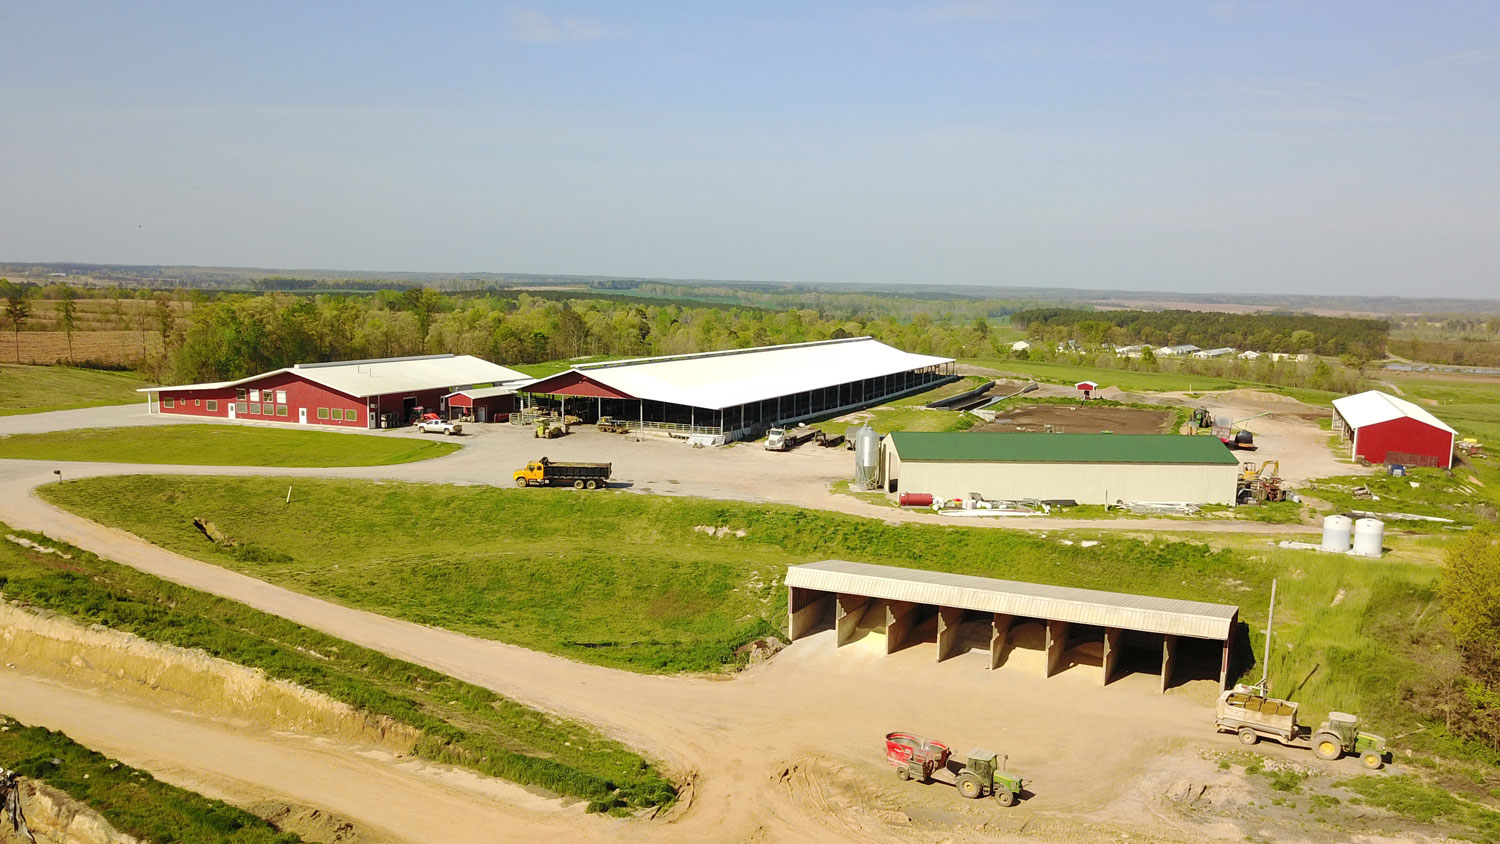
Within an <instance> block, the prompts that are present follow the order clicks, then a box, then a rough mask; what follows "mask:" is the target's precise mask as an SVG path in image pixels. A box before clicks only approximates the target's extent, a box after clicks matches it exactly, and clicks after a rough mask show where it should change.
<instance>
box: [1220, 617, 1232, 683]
mask: <svg viewBox="0 0 1500 844" xmlns="http://www.w3.org/2000/svg"><path fill="white" fill-rule="evenodd" d="M1231 629H1232V628H1231ZM1233 641H1234V639H1233V638H1228V637H1226V638H1225V639H1224V656H1223V658H1222V659H1221V661H1220V662H1219V691H1221V692H1223V691H1228V690H1229V645H1230V643H1231V642H1233Z"/></svg>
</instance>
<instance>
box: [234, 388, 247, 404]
mask: <svg viewBox="0 0 1500 844" xmlns="http://www.w3.org/2000/svg"><path fill="white" fill-rule="evenodd" d="M234 397H235V398H236V399H238V400H239V401H244V400H245V388H244V387H235V388H234Z"/></svg>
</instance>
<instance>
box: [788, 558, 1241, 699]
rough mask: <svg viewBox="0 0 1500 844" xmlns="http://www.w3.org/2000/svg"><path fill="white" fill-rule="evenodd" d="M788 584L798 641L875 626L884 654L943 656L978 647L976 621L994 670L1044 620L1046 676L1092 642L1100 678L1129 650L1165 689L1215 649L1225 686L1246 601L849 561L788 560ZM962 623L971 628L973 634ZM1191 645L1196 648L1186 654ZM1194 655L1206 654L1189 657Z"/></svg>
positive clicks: (840, 638)
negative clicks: (1182, 667)
mask: <svg viewBox="0 0 1500 844" xmlns="http://www.w3.org/2000/svg"><path fill="white" fill-rule="evenodd" d="M786 585H787V636H788V638H790V639H791V640H792V641H796V640H798V639H801V638H804V637H806V636H810V635H812V634H813V633H815V632H817V631H819V630H826V629H829V628H830V627H831V628H833V629H834V630H835V631H836V632H835V636H836V640H835V641H836V644H837V645H838V646H840V647H842V646H843V645H846V644H848V643H849V642H851V641H853V640H854V638H855V637H856V636H857V635H858V632H859V631H860V630H861V629H864V630H872V629H873V630H878V631H879V632H881V633H883V634H884V635H885V638H886V653H887V654H890V653H895V652H896V651H899V650H903V649H905V648H907V647H912V646H914V645H918V644H921V643H925V642H931V643H934V644H935V645H936V646H937V647H936V651H937V653H936V656H937V661H938V662H942V661H943V660H945V659H949V658H951V657H953V656H957V655H958V654H959V653H961V652H962V651H963V650H965V649H966V646H968V645H971V644H972V630H973V628H974V626H975V624H976V623H979V624H982V625H983V627H982V628H981V629H983V630H984V636H983V639H982V640H981V641H982V644H981V648H982V647H983V646H984V645H987V646H988V650H989V667H990V668H991V669H995V668H998V667H1000V666H1001V665H1003V664H1004V663H1005V661H1006V657H1007V654H1008V653H1009V652H1010V651H1011V650H1013V649H1015V648H1017V647H1021V646H1022V645H1021V641H1020V639H1021V638H1023V637H1021V636H1019V635H1018V632H1019V631H1021V630H1022V629H1024V628H1026V627H1028V626H1030V627H1036V626H1038V625H1041V626H1042V629H1041V633H1042V634H1043V639H1042V642H1041V644H1042V648H1041V649H1042V650H1044V651H1045V654H1046V659H1045V662H1044V663H1043V664H1044V665H1045V671H1046V676H1048V677H1051V676H1052V675H1054V674H1056V673H1058V672H1059V671H1061V670H1065V669H1066V668H1067V666H1068V664H1069V661H1070V660H1069V659H1068V657H1069V654H1070V652H1071V653H1072V654H1073V655H1074V658H1076V656H1077V653H1078V651H1076V650H1074V649H1075V648H1078V646H1079V645H1082V644H1086V643H1089V642H1094V643H1098V667H1099V668H1100V669H1101V671H1100V674H1099V675H1098V676H1099V681H1100V683H1101V684H1103V685H1108V684H1109V682H1110V681H1111V680H1113V679H1114V678H1115V677H1117V676H1118V675H1119V674H1120V672H1121V671H1122V670H1123V669H1122V660H1123V659H1124V658H1125V654H1126V651H1127V649H1129V650H1131V651H1133V652H1134V653H1135V654H1136V655H1137V656H1136V658H1135V661H1136V662H1137V664H1139V663H1140V662H1141V659H1140V658H1141V657H1142V656H1145V657H1146V658H1147V659H1149V660H1150V661H1151V662H1155V660H1156V659H1157V658H1158V657H1157V654H1159V655H1160V656H1159V659H1160V660H1161V661H1160V666H1161V669H1160V670H1161V690H1162V691H1163V692H1165V691H1166V690H1167V689H1168V688H1169V687H1170V686H1171V685H1172V680H1173V675H1174V672H1177V671H1179V664H1180V663H1183V662H1189V663H1191V662H1194V661H1196V662H1198V663H1199V664H1200V665H1201V664H1202V661H1203V660H1202V659H1201V658H1202V657H1203V656H1209V655H1211V656H1210V659H1212V663H1216V664H1215V665H1213V668H1216V669H1217V671H1216V672H1215V673H1217V675H1218V678H1217V679H1218V681H1219V686H1220V688H1221V689H1222V688H1228V686H1229V671H1230V657H1231V650H1232V647H1233V642H1234V637H1235V629H1236V626H1237V625H1238V623H1239V607H1236V606H1231V605H1229V604H1210V603H1204V602H1201V601H1184V600H1179V599H1174V598H1157V597H1153V596H1149V595H1130V594H1125V593H1121V592H1101V591H1098V590H1094V589H1073V588H1070V587H1066V586H1049V585H1045V584H1040V583H1023V582H1020V581H1014V580H997V579H995V578H990V577H974V576H972V575H964V574H949V573H947V572H935V571H923V570H921V569H908V568H898V567H896V566H878V565H872V564H869V563H852V562H848V561H846V560H824V561H822V562H819V563H808V564H806V565H800V566H789V567H788V568H787V573H786ZM965 628H968V629H969V630H970V631H971V633H970V638H969V639H967V640H966V638H965V634H964V630H965ZM1184 645H1185V646H1186V647H1187V651H1196V652H1197V653H1196V654H1192V653H1186V652H1185V653H1183V654H1182V655H1181V656H1179V649H1180V647H1182V646H1184ZM969 649H972V648H971V647H970V648H969ZM1205 652H1206V653H1205ZM1194 655H1196V656H1198V657H1199V659H1198V660H1192V659H1186V658H1187V657H1191V656H1194ZM1214 657H1216V658H1214ZM1210 670H1212V669H1210ZM1210 676H1212V675H1210Z"/></svg>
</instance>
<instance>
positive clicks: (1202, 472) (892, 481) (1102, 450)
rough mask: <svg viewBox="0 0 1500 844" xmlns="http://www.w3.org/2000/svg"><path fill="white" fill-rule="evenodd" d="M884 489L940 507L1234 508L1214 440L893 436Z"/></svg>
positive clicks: (1224, 459) (1230, 458)
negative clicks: (1062, 503) (1181, 504)
mask: <svg viewBox="0 0 1500 844" xmlns="http://www.w3.org/2000/svg"><path fill="white" fill-rule="evenodd" d="M880 471H881V475H880V481H881V483H882V484H883V485H884V487H885V490H886V491H887V492H896V491H898V490H900V491H902V492H916V493H923V492H925V493H931V494H932V496H933V497H934V498H936V499H938V500H948V499H953V498H967V497H968V495H969V494H970V493H979V495H980V496H981V497H983V498H991V499H1004V500H1017V499H1023V498H1038V499H1041V500H1044V501H1048V500H1072V501H1077V502H1078V503H1079V504H1113V503H1114V502H1116V501H1127V502H1128V501H1188V502H1192V503H1194V504H1233V503H1234V492H1235V482H1236V480H1237V476H1238V474H1239V461H1238V460H1237V459H1235V457H1234V455H1233V454H1230V453H1229V450H1228V449H1226V448H1225V447H1224V444H1223V443H1221V442H1219V440H1218V438H1216V437H1186V436H1178V435H1175V434H1027V433H1014V434H987V433H986V434H968V433H956V434H950V433H924V432H915V431H897V432H895V433H892V434H891V435H890V436H888V437H886V438H885V439H884V440H883V441H882V442H881V455H880Z"/></svg>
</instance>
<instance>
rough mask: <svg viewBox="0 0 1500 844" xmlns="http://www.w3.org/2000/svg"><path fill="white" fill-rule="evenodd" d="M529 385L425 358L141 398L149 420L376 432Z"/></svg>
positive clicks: (478, 366) (447, 359)
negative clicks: (467, 392)
mask: <svg viewBox="0 0 1500 844" xmlns="http://www.w3.org/2000/svg"><path fill="white" fill-rule="evenodd" d="M526 380H530V379H529V377H528V376H526V375H525V374H523V373H520V372H517V371H515V370H514V369H507V368H505V367H503V366H499V365H497V364H493V363H490V362H489V361H486V360H480V359H479V358H476V357H473V356H471V355H422V356H419V357H403V358H376V359H372V360H353V361H340V362H334V363H299V364H297V365H295V366H290V367H287V368H285V369H277V370H275V371H273V372H264V373H261V374H260V375H251V376H249V377H248V378H240V379H238V380H234V381H215V382H212V383H205V384H182V385H178V386H175V387H146V388H144V389H142V390H140V392H143V393H146V394H147V403H148V405H149V407H150V410H151V412H152V413H165V414H173V415H178V416H204V417H209V418H214V419H258V420H264V421H268V422H293V423H300V424H303V425H330V426H335V427H343V428H378V427H382V426H383V424H384V423H385V422H386V421H394V422H395V423H397V424H401V425H405V424H407V423H408V422H409V421H410V419H411V414H412V413H413V411H415V409H416V408H418V407H422V408H426V409H428V410H432V411H434V412H436V411H438V410H439V408H440V407H441V406H442V403H443V396H444V395H446V394H448V393H450V392H452V391H453V390H454V388H456V387H466V386H469V385H473V384H494V383H497V382H502V381H526Z"/></svg>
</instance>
